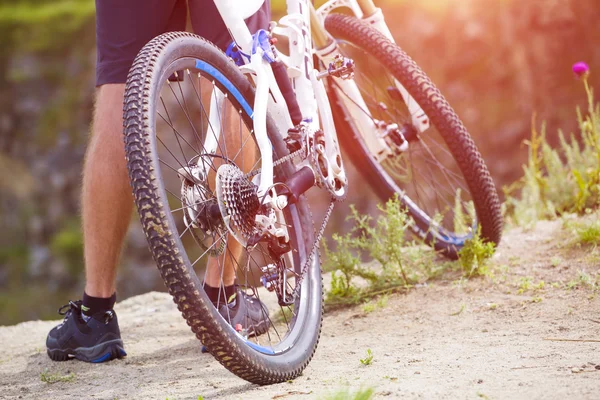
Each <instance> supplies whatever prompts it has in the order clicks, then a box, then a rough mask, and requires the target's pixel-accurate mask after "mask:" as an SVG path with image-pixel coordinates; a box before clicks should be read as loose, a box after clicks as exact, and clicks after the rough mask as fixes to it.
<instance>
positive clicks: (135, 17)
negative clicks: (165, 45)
mask: <svg viewBox="0 0 600 400" xmlns="http://www.w3.org/2000/svg"><path fill="white" fill-rule="evenodd" d="M187 3H189V10H190V17H191V18H190V19H191V21H192V27H193V28H194V32H196V33H197V34H198V35H200V36H202V37H204V38H206V39H208V40H210V41H211V42H213V43H214V44H216V45H217V46H219V47H220V48H221V49H223V50H225V49H226V48H227V46H229V44H230V43H231V41H232V39H231V36H230V35H229V32H228V31H227V28H226V27H225V23H224V22H223V20H222V19H221V16H220V15H219V12H218V11H217V7H216V6H215V4H214V2H213V1H212V0H187V1H186V0H96V43H97V46H98V61H97V64H96V86H101V85H104V84H107V83H125V81H126V80H127V73H128V72H129V68H130V67H131V64H133V60H134V59H135V57H136V56H137V54H138V52H139V51H140V50H141V49H142V47H144V45H145V44H146V43H148V42H149V41H150V40H152V39H153V38H154V37H156V36H158V35H160V34H161V33H165V32H171V31H184V30H185V25H186V20H187V10H188V4H187ZM270 19H271V10H270V6H269V0H266V1H265V3H264V4H263V6H262V8H261V9H260V10H259V11H257V12H256V14H254V15H253V16H251V17H250V18H248V19H247V20H246V23H247V24H248V27H249V29H250V31H251V32H255V31H257V30H258V29H261V28H262V29H267V28H268V26H269V21H270Z"/></svg>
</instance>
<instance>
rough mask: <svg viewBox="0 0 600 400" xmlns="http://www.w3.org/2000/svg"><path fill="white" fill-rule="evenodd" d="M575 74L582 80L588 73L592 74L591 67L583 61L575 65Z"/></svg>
mask: <svg viewBox="0 0 600 400" xmlns="http://www.w3.org/2000/svg"><path fill="white" fill-rule="evenodd" d="M573 72H574V73H575V75H577V77H578V78H581V77H583V76H584V75H586V74H587V73H588V72H590V67H589V66H588V65H587V64H586V63H584V62H583V61H580V62H578V63H575V64H573Z"/></svg>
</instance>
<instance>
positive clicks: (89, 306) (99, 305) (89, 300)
mask: <svg viewBox="0 0 600 400" xmlns="http://www.w3.org/2000/svg"><path fill="white" fill-rule="evenodd" d="M116 301H117V294H116V293H113V295H112V296H110V297H92V296H89V295H88V294H87V293H86V292H83V304H82V305H81V311H82V312H83V313H84V314H85V315H87V316H88V317H91V316H92V315H94V314H97V313H100V312H105V311H108V310H112V309H113V307H114V306H115V302H116Z"/></svg>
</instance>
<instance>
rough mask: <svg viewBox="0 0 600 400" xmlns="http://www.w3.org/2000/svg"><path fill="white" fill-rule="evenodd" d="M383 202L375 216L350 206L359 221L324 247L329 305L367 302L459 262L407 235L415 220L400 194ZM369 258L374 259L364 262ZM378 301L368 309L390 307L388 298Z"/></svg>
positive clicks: (420, 280)
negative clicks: (333, 248) (329, 283)
mask: <svg viewBox="0 0 600 400" xmlns="http://www.w3.org/2000/svg"><path fill="white" fill-rule="evenodd" d="M378 207H379V210H380V211H381V212H382V215H381V216H380V217H379V218H377V219H376V220H375V219H374V218H372V217H371V216H369V215H362V214H360V213H359V212H358V211H356V209H355V208H354V207H351V213H350V216H349V217H348V220H350V221H352V222H353V223H354V226H353V228H352V229H351V231H350V232H349V233H347V234H345V235H339V234H334V235H333V236H332V238H333V240H334V242H335V243H336V249H335V251H333V250H330V249H329V248H327V246H324V249H325V262H324V271H325V272H329V271H331V278H332V280H331V286H330V289H329V290H327V292H326V298H325V300H326V305H329V306H339V305H349V304H360V303H365V302H368V301H369V300H370V299H373V298H375V297H377V296H381V295H385V294H389V293H392V292H397V291H400V290H404V289H407V288H410V287H412V286H413V285H415V284H418V283H423V282H426V281H427V280H429V279H432V278H434V277H437V276H438V275H440V274H441V273H443V272H445V271H448V270H450V269H454V268H456V264H455V263H451V262H448V261H445V260H440V257H439V256H438V254H437V253H436V252H435V251H433V250H432V249H431V248H430V247H428V246H424V245H423V244H421V243H420V242H415V241H411V240H408V239H407V237H408V232H407V230H409V229H410V227H411V225H412V224H413V221H412V219H411V218H410V217H409V215H408V214H407V213H406V212H405V211H404V209H403V207H402V206H401V204H400V201H399V200H398V198H397V196H396V197H395V198H394V199H391V200H389V201H388V202H387V203H386V204H385V205H383V206H382V205H380V206H378ZM368 259H370V260H371V262H369V263H367V264H365V263H363V260H368ZM378 301H379V303H378V304H369V303H367V304H366V305H365V306H364V307H365V309H364V311H365V312H371V311H374V310H375V309H377V308H383V307H385V302H386V301H387V298H386V297H385V296H383V297H379V300H378Z"/></svg>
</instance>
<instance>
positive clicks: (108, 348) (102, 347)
mask: <svg viewBox="0 0 600 400" xmlns="http://www.w3.org/2000/svg"><path fill="white" fill-rule="evenodd" d="M47 353H48V357H50V358H51V359H52V360H54V361H67V360H69V359H71V358H76V359H78V360H81V361H85V362H90V363H101V362H105V361H110V360H113V359H115V358H123V357H125V356H126V355H127V353H126V352H125V349H124V348H123V341H122V340H121V339H114V340H109V341H107V342H103V343H100V344H97V345H96V346H93V347H78V348H76V349H75V350H73V349H47Z"/></svg>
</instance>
